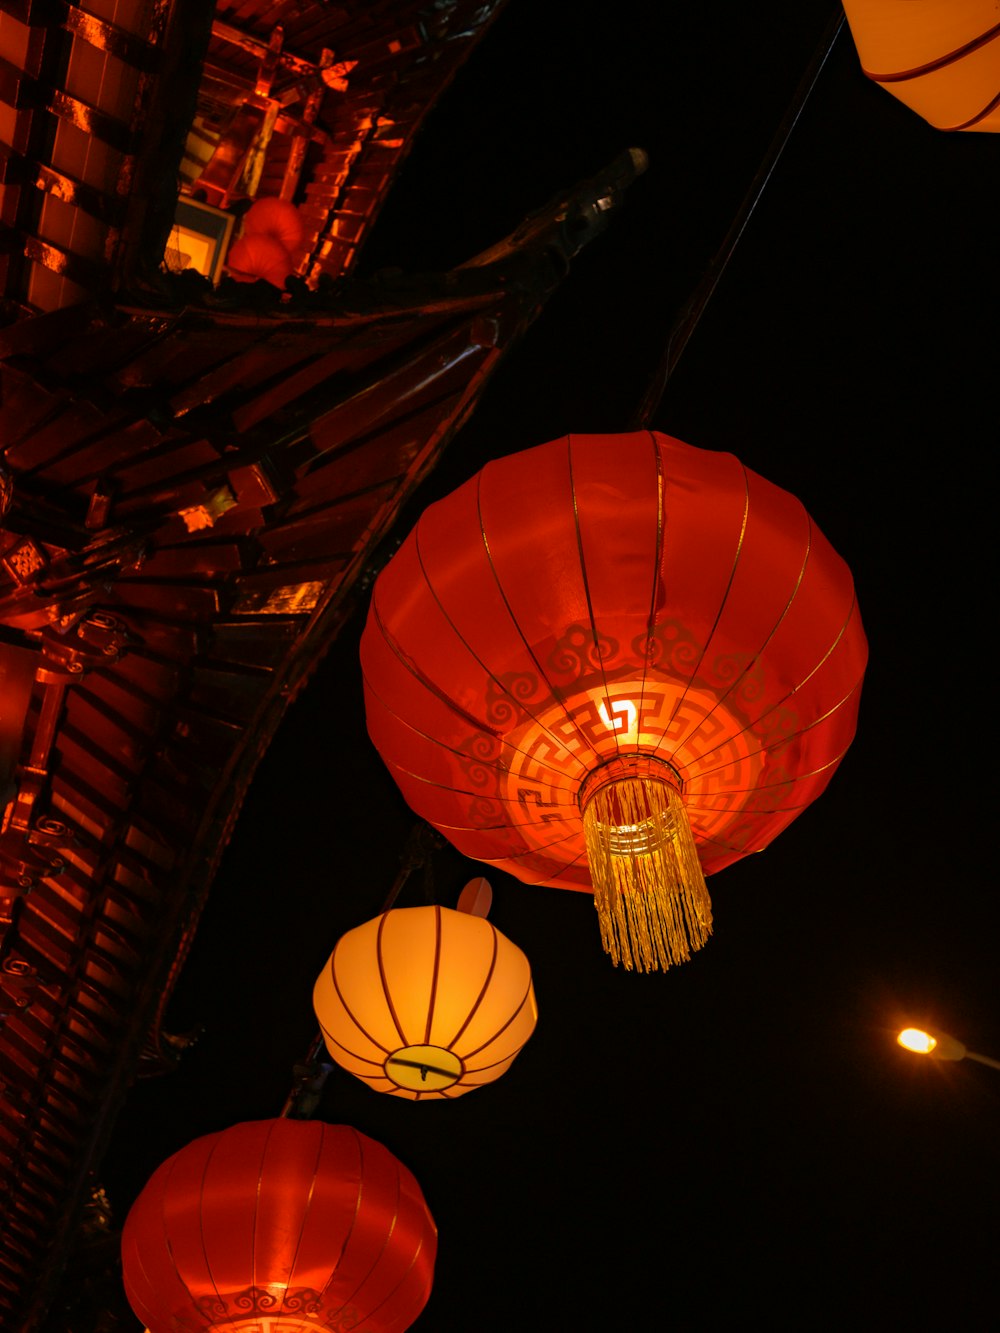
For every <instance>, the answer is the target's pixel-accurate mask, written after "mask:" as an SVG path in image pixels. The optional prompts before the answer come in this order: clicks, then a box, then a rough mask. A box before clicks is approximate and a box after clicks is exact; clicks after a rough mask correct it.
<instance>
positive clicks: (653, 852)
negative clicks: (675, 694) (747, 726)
mask: <svg viewBox="0 0 1000 1333" xmlns="http://www.w3.org/2000/svg"><path fill="white" fill-rule="evenodd" d="M636 760H637V761H639V762H636V763H634V764H632V765H628V767H631V768H632V770H633V774H632V775H631V776H620V777H619V776H614V775H613V773H611V772H609V773H608V774H607V775H604V774H602V776H603V777H604V780H603V781H600V782H599V784H597V785H596V787H595V785H594V784H592V783H591V782H590V781H589V780H588V782H587V783H586V784H585V787H584V789H583V791H581V805H582V807H583V828H584V835H585V837H586V841H587V860H588V862H589V864H590V877H591V880H592V881H593V885H594V905H595V907H596V908H597V915H598V917H599V919H600V922H601V941H602V943H603V945H604V951H605V953H609V954H610V955H611V960H612V962H613V963H614V964H615V966H616V967H617V965H618V964H619V963H622V964H623V965H624V966H625V967H626V968H627V969H628V970H629V971H631V970H632V968H636V969H637V970H638V971H640V972H655V971H656V970H657V969H659V968H662V969H664V970H666V968H668V967H670V965H671V964H672V963H684V962H687V960H688V959H689V958H690V957H691V954H692V952H693V951H694V950H696V949H700V948H701V947H702V945H703V944H704V943H705V942H706V940H707V939H708V937H709V935H711V933H712V903H711V899H710V898H709V896H708V889H707V888H706V886H705V876H704V873H703V872H702V868H701V862H700V861H699V859H698V852H697V849H696V847H695V843H694V835H693V834H692V832H691V825H690V823H689V822H688V817H687V811H686V810H685V809H684V802H683V800H682V799H681V796H680V793H679V792H678V791H677V790H676V788H675V787H674V786H673V784H672V783H671V782H668V781H666V780H665V779H664V778H662V777H659V776H652V775H651V772H650V770H651V769H652V768H653V765H654V764H655V765H656V768H658V769H663V770H666V771H667V772H670V773H672V770H670V769H669V768H668V766H667V765H665V764H659V763H657V761H655V760H649V759H645V758H644V757H641V756H636ZM625 767H626V762H625V761H622V760H618V761H614V762H613V764H612V765H608V766H607V768H608V769H609V770H611V769H616V770H618V771H621V770H622V769H623V768H625ZM636 770H638V771H636ZM654 771H655V770H654ZM598 772H599V773H600V772H601V770H598ZM597 776H598V775H597V774H592V775H591V777H592V778H596V777H597ZM588 788H589V789H590V790H589V791H588Z"/></svg>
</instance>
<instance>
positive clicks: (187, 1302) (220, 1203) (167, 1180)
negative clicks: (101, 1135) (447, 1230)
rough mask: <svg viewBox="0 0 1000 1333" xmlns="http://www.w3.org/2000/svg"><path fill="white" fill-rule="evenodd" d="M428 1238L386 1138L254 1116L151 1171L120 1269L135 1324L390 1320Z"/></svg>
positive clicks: (237, 1326) (417, 1294) (196, 1326)
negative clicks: (383, 1142)
mask: <svg viewBox="0 0 1000 1333" xmlns="http://www.w3.org/2000/svg"><path fill="white" fill-rule="evenodd" d="M436 1251H437V1230H436V1228H435V1226H434V1221H433V1219H432V1217H431V1215H430V1213H429V1211H428V1209H427V1205H426V1203H425V1202H424V1199H423V1195H422V1194H421V1192H420V1187H419V1186H418V1185H417V1182H416V1181H415V1180H414V1178H413V1176H412V1175H411V1174H410V1172H409V1171H407V1169H406V1168H405V1167H404V1166H403V1165H402V1164H401V1163H400V1162H398V1161H397V1160H396V1158H395V1157H393V1155H392V1154H391V1153H390V1152H389V1150H388V1149H387V1148H383V1147H382V1145H381V1144H380V1143H376V1142H375V1141H374V1140H373V1139H369V1138H367V1137H366V1136H365V1135H364V1134H359V1133H358V1132H357V1131H356V1130H354V1129H351V1128H349V1127H348V1126H346V1125H323V1124H319V1123H317V1122H314V1121H303V1120H261V1121H255V1122H252V1123H247V1124H240V1125H233V1126H232V1127H231V1128H230V1129H226V1130H223V1131H222V1132H221V1133H219V1134H208V1135H206V1136H205V1137H204V1138H200V1139H195V1140H194V1142H193V1143H189V1144H188V1145H187V1147H186V1148H182V1149H181V1151H180V1152H178V1153H175V1154H174V1156H173V1157H170V1158H168V1160H167V1161H165V1162H164V1163H163V1164H162V1166H160V1167H159V1168H158V1169H157V1170H156V1171H155V1172H154V1173H153V1175H152V1177H151V1178H150V1180H149V1182H148V1183H147V1185H146V1187H145V1188H144V1189H143V1191H142V1193H141V1194H140V1195H139V1198H138V1199H137V1200H136V1202H135V1204H134V1205H133V1207H132V1210H131V1212H130V1213H129V1215H128V1218H127V1219H126V1222H125V1228H124V1232H123V1235H122V1271H123V1276H124V1281H125V1292H126V1295H127V1296H128V1300H129V1304H130V1305H131V1307H132V1309H133V1310H134V1311H135V1314H136V1316H137V1317H138V1318H139V1319H141V1320H142V1321H143V1322H144V1323H145V1324H146V1327H147V1329H148V1333H208V1331H209V1330H214V1331H215V1333H222V1330H233V1333H261V1330H264V1329H266V1330H269V1331H270V1333H316V1330H318V1329H326V1330H333V1329H338V1330H339V1329H344V1330H346V1329H349V1328H350V1329H359V1330H360V1329H364V1330H366V1333H403V1330H405V1329H408V1328H409V1327H410V1325H411V1324H412V1323H413V1322H414V1320H415V1319H416V1318H417V1316H418V1315H419V1314H420V1311H421V1310H422V1309H423V1308H424V1306H425V1305H426V1303H427V1299H428V1297H429V1295H430V1291H431V1281H432V1277H433V1271H434V1258H435V1254H436Z"/></svg>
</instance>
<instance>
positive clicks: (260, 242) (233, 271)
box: [226, 232, 295, 288]
mask: <svg viewBox="0 0 1000 1333" xmlns="http://www.w3.org/2000/svg"><path fill="white" fill-rule="evenodd" d="M226 268H227V269H228V270H229V274H230V277H233V278H235V279H236V281H237V282H256V281H257V279H258V278H263V279H264V281H265V282H269V283H271V285H272V286H274V287H282V288H283V287H284V285H285V279H286V278H287V277H288V275H289V274H290V273H292V272H294V269H295V264H294V262H293V261H292V257H291V255H290V254H289V253H288V251H287V250H286V249H285V247H284V246H283V245H282V243H281V242H280V241H279V240H278V238H277V237H276V236H270V235H268V234H266V233H264V232H255V233H253V234H252V235H250V236H241V237H240V238H239V240H237V241H234V242H233V244H232V246H231V247H230V250H229V254H228V256H227V257H226Z"/></svg>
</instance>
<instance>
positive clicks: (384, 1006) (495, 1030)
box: [313, 907, 538, 1101]
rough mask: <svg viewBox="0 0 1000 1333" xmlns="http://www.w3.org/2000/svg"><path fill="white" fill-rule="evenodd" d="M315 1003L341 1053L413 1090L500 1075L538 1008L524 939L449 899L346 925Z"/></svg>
mask: <svg viewBox="0 0 1000 1333" xmlns="http://www.w3.org/2000/svg"><path fill="white" fill-rule="evenodd" d="M313 1004H314V1007H315V1009H316V1017H317V1018H318V1019H319V1023H320V1027H321V1028H322V1029H323V1036H324V1039H325V1041H326V1046H327V1050H328V1051H329V1052H330V1054H331V1055H332V1056H333V1058H334V1059H335V1060H336V1061H337V1063H338V1064H340V1065H342V1066H343V1067H344V1068H345V1069H348V1070H350V1072H351V1073H352V1074H356V1075H357V1077H358V1078H360V1079H362V1080H363V1081H364V1082H365V1083H367V1084H368V1086H369V1087H371V1088H374V1089H375V1090H376V1091H378V1092H387V1093H391V1094H392V1095H394V1096H397V1097H404V1098H409V1099H410V1100H412V1101H430V1100H435V1099H440V1098H445V1099H447V1098H452V1097H460V1096H462V1095H463V1093H466V1092H469V1091H471V1090H472V1089H473V1088H478V1087H482V1086H483V1085H484V1084H486V1083H492V1082H493V1081H494V1080H495V1079H498V1078H499V1077H500V1075H501V1074H503V1073H504V1072H505V1071H506V1070H507V1069H509V1067H510V1065H511V1063H512V1062H513V1060H514V1057H515V1056H516V1055H517V1053H518V1051H520V1049H521V1047H522V1046H523V1045H524V1043H525V1042H526V1041H527V1040H528V1038H529V1037H530V1036H531V1034H532V1032H533V1031H534V1027H535V1022H536V1019H537V1017H538V1010H537V1007H536V1005H535V992H534V988H533V986H532V983H531V968H530V966H529V964H528V960H527V958H526V957H525V956H524V954H523V953H522V952H521V950H520V949H519V948H518V947H517V946H516V945H515V944H512V943H511V942H510V940H508V939H507V938H506V936H504V935H502V934H501V933H500V931H498V930H497V929H496V927H495V926H492V925H491V924H490V923H489V922H488V921H484V920H483V919H482V918H481V917H478V916H471V915H469V914H468V913H467V912H455V911H452V910H451V909H450V908H447V907H402V908H396V909H395V910H393V911H390V912H384V913H383V914H382V915H381V916H379V917H376V918H375V919H374V920H372V921H366V922H365V923H364V925H361V926H358V927H357V928H356V929H354V930H350V931H348V932H347V933H346V934H345V935H342V936H341V938H340V939H339V940H338V941H337V947H336V948H335V949H334V951H333V953H332V954H331V955H330V959H329V961H328V962H327V964H326V966H325V967H324V968H323V971H322V972H321V973H320V975H319V977H318V979H317V981H316V986H315V989H314V993H313Z"/></svg>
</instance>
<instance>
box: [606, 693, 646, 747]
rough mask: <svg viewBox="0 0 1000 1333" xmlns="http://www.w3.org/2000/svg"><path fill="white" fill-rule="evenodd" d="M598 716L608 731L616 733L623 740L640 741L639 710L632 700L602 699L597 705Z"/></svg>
mask: <svg viewBox="0 0 1000 1333" xmlns="http://www.w3.org/2000/svg"><path fill="white" fill-rule="evenodd" d="M609 705H610V707H609ZM597 715H598V717H599V718H600V719H601V721H602V722H603V723H604V725H605V726H606V727H607V729H608V730H609V731H613V732H615V733H616V734H617V735H618V736H620V737H621V739H623V740H629V741H634V740H637V739H638V737H639V710H638V709H637V708H636V706H635V704H634V703H633V702H632V700H631V699H615V700H610V699H602V700H601V701H600V702H599V703H598V705H597Z"/></svg>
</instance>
